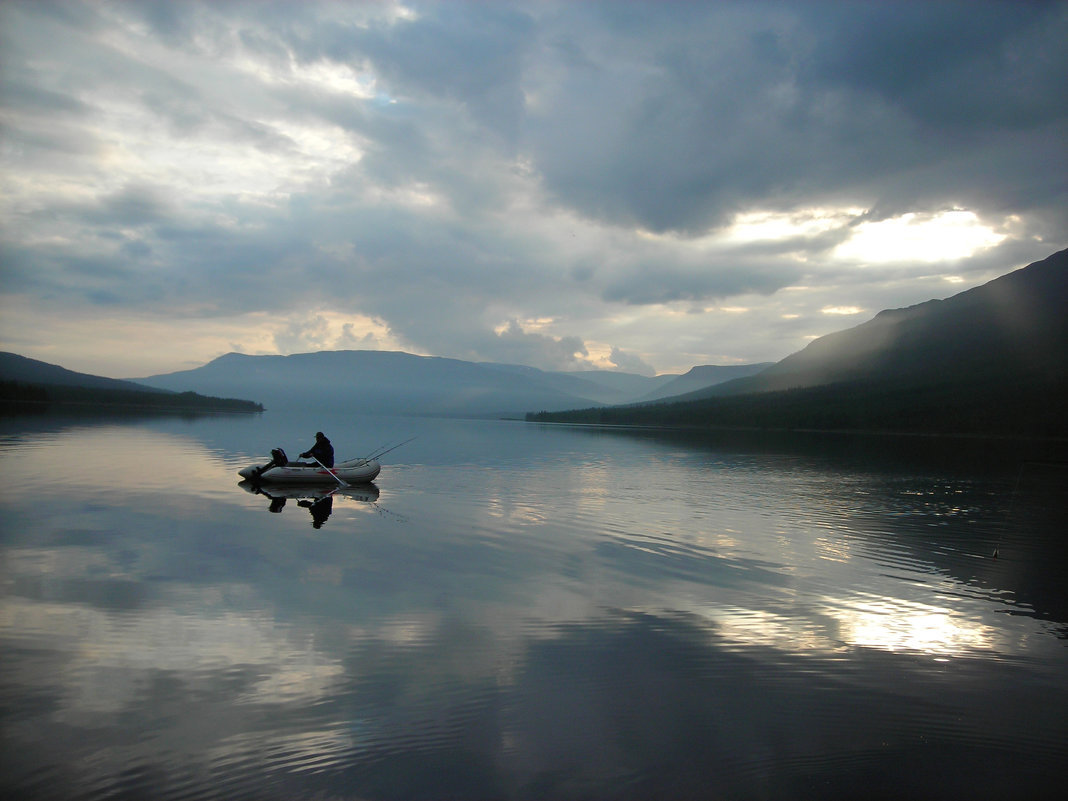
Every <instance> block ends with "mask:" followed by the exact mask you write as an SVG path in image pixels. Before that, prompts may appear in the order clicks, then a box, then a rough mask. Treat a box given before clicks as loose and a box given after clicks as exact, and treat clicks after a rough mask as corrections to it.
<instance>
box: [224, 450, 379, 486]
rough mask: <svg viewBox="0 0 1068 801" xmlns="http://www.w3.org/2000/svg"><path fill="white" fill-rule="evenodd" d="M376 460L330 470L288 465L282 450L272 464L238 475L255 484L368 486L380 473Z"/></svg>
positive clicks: (309, 464)
mask: <svg viewBox="0 0 1068 801" xmlns="http://www.w3.org/2000/svg"><path fill="white" fill-rule="evenodd" d="M381 469H382V465H380V464H379V463H378V460H377V459H349V460H348V461H346V462H338V463H337V464H335V465H334V466H333V467H324V466H323V465H321V464H317V463H315V462H291V461H289V459H288V458H287V457H286V452H285V451H283V450H282V449H281V448H275V449H274V450H272V451H271V461H269V462H267V464H264V465H250V466H249V467H245V468H242V469H241V470H238V471H237V474H238V475H239V476H241V478H243V479H245V480H247V481H252V482H254V483H257V484H369V483H370V482H372V481H374V480H375V477H376V476H377V475H378V473H379V471H381Z"/></svg>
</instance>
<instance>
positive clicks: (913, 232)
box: [834, 209, 1005, 263]
mask: <svg viewBox="0 0 1068 801" xmlns="http://www.w3.org/2000/svg"><path fill="white" fill-rule="evenodd" d="M1004 238H1005V237H1004V236H1003V235H1002V234H999V233H997V232H996V231H994V229H992V228H991V227H990V226H988V225H986V224H984V223H983V222H982V221H981V220H980V219H979V217H978V216H977V215H976V214H975V213H974V212H971V211H964V210H959V209H955V210H952V211H943V212H940V213H938V214H918V213H909V214H903V215H901V216H900V217H894V218H891V219H888V220H880V221H879V222H863V223H860V224H859V225H857V227H856V228H855V230H854V231H853V235H852V236H851V237H850V238H849V239H848V240H847V241H846V242H843V243H842V244H841V245H839V246H838V247H837V248H835V251H834V255H835V257H836V258H838V259H840V260H843V261H856V262H861V263H872V262H893V261H920V262H938V261H951V260H954V259H963V258H967V257H968V256H971V255H973V254H974V253H976V252H978V251H980V250H984V249H986V248H989V247H993V246H994V245H996V244H998V243H999V242H1001V241H1002V240H1003V239H1004Z"/></svg>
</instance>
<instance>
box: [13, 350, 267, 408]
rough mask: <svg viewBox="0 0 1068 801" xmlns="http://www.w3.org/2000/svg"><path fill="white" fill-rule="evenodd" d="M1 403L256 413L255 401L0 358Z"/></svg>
mask: <svg viewBox="0 0 1068 801" xmlns="http://www.w3.org/2000/svg"><path fill="white" fill-rule="evenodd" d="M0 403H4V404H5V405H9V404H23V405H25V404H38V405H40V404H55V403H59V404H79V405H82V406H89V407H101V408H105V407H106V408H110V407H137V408H139V409H147V410H156V411H157V412H158V411H200V412H217V411H231V412H253V411H262V410H263V409H262V407H261V406H259V404H256V403H254V402H253V401H246V400H240V399H236V398H217V397H206V396H204V395H198V394H197V393H195V392H190V391H188V390H187V389H186V390H185V391H170V390H166V389H161V388H157V387H149V386H144V385H142V384H137V383H134V382H132V381H123V380H120V379H116V378H105V377H103V376H98V375H90V374H89V373H77V372H74V371H73V370H68V369H66V368H65V367H60V366H59V365H56V364H49V363H48V362H42V361H38V360H37V359H29V358H27V357H25V356H19V355H18V354H16V353H2V352H0Z"/></svg>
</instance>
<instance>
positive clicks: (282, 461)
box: [237, 448, 289, 481]
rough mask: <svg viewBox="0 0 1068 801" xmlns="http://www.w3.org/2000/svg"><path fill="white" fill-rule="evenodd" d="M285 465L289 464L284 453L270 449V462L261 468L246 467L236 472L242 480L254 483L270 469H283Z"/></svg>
mask: <svg viewBox="0 0 1068 801" xmlns="http://www.w3.org/2000/svg"><path fill="white" fill-rule="evenodd" d="M287 464H289V457H287V456H286V452H285V451H284V450H282V449H281V448H272V449H271V461H269V462H267V464H265V465H262V466H261V467H246V468H244V469H243V470H238V471H237V472H238V475H240V476H241V477H242V478H247V479H248V480H250V481H255V480H256V479H258V478H259V477H260V476H262V475H263V474H264V473H266V472H267V471H268V470H270V469H271V468H272V467H285V466H286V465H287Z"/></svg>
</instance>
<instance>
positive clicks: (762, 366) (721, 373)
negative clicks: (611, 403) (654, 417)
mask: <svg viewBox="0 0 1068 801" xmlns="http://www.w3.org/2000/svg"><path fill="white" fill-rule="evenodd" d="M772 364H774V362H758V363H756V364H730V365H714V364H703V365H699V366H697V367H694V368H692V369H691V370H690V371H689V372H688V373H686V374H684V375H680V376H678V377H676V378H673V379H672V380H671V381H668V382H667V383H665V384H663V385H662V386H660V387H658V388H657V389H655V390H653V391H652V392H650V393H649V394H647V395H645V396H643V397H642V398H640V400H642V401H653V400H660V399H663V398H670V397H674V396H678V395H685V394H687V393H690V392H699V391H701V390H704V389H708V388H709V387H715V386H719V385H720V384H723V383H726V382H727V381H733V380H734V379H736V378H745V377H747V376H751V375H756V374H757V373H761V372H763V371H764V370H766V369H768V368H769V367H771V365H772Z"/></svg>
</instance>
